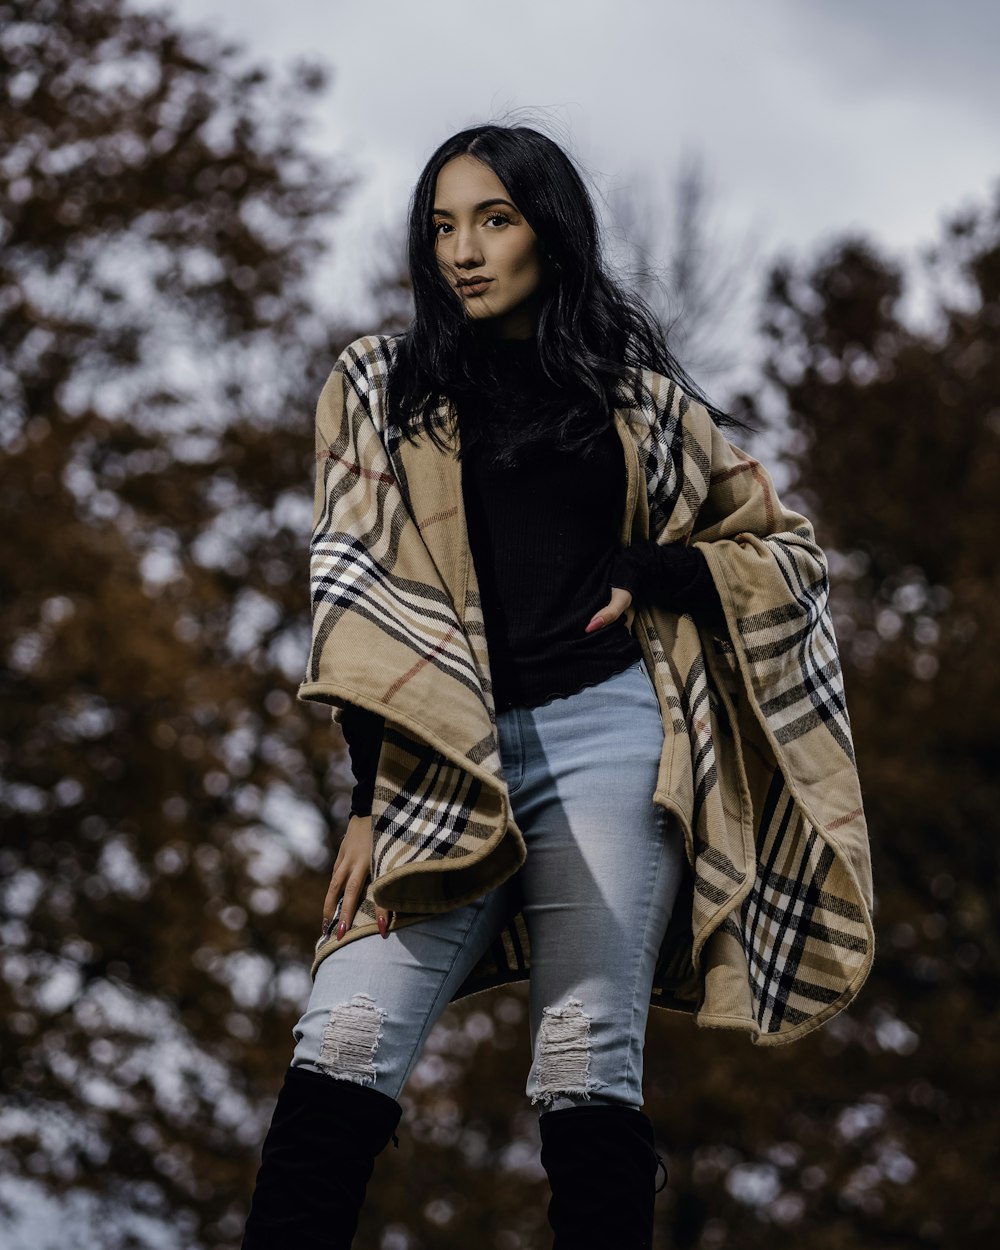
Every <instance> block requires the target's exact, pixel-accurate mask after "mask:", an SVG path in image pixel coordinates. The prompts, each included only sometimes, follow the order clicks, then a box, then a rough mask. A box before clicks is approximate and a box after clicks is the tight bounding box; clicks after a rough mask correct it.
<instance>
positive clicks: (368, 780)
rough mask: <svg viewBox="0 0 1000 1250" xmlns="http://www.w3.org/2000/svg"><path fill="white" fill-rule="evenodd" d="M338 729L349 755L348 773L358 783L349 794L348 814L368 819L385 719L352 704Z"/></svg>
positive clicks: (345, 711)
mask: <svg viewBox="0 0 1000 1250" xmlns="http://www.w3.org/2000/svg"><path fill="white" fill-rule="evenodd" d="M340 727H341V729H342V730H343V731H344V741H345V742H346V743H347V749H348V751H350V753H351V771H352V772H353V773H354V780H355V782H356V783H357V784H356V785H355V787H354V790H353V791H352V792H351V815H352V816H370V815H371V810H372V793H373V791H374V789H375V772H376V769H377V768H378V757H379V751H380V750H381V746H382V730H383V729H384V728H385V718H384V717H382V716H376V714H375V713H374V712H369V711H368V710H367V709H366V708H363V707H356V706H355V705H354V704H353V703H351V704H348V705H347V707H345V708H344V711H343V715H342V716H341V720H340Z"/></svg>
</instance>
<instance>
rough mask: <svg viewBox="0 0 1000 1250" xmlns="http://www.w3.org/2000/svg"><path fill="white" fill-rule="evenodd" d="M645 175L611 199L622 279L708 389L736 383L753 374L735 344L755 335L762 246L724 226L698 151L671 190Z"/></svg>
mask: <svg viewBox="0 0 1000 1250" xmlns="http://www.w3.org/2000/svg"><path fill="white" fill-rule="evenodd" d="M648 178H649V173H648V171H646V172H645V173H644V174H642V175H641V176H640V180H639V181H638V184H637V185H635V186H627V187H619V188H616V189H615V190H614V191H613V192H612V194H611V195H610V196H609V202H610V207H611V209H612V212H613V214H614V218H615V222H616V231H615V234H616V235H617V234H619V233H620V238H619V239H618V242H619V245H620V246H621V247H623V249H624V260H623V264H622V268H623V270H624V276H625V277H626V279H627V281H628V282H629V284H630V285H631V286H632V287H633V289H634V290H636V291H638V292H639V294H640V295H642V296H643V298H644V299H645V300H646V301H647V302H648V303H649V305H650V307H651V308H652V309H653V311H654V312H655V313H656V314H657V316H658V317H659V320H660V322H661V324H662V325H663V327H664V329H665V331H666V332H667V336H668V341H669V343H670V347H671V350H672V351H673V352H674V354H675V356H676V357H677V359H678V360H680V362H681V363H682V364H683V365H684V367H685V368H686V369H688V370H689V372H690V373H691V375H692V376H693V377H696V378H697V379H698V380H699V382H702V383H704V384H706V385H708V386H709V388H710V389H711V387H712V386H719V385H725V384H726V383H727V382H728V383H729V384H730V385H731V384H732V379H733V378H734V377H745V376H746V374H747V372H748V370H747V367H746V362H745V361H744V360H743V359H742V358H741V356H740V353H739V351H738V345H739V344H741V343H745V342H747V341H748V340H749V338H750V336H749V334H748V329H749V324H750V321H751V319H752V316H753V283H752V279H753V276H754V273H755V270H756V262H757V259H758V256H759V252H760V248H759V244H758V242H757V241H756V240H755V239H754V238H753V237H752V236H751V235H750V234H747V235H745V236H744V237H742V238H740V239H738V240H736V241H733V240H732V239H731V238H730V237H728V236H727V233H726V231H724V230H723V229H722V228H721V227H720V225H719V223H718V221H717V219H716V208H717V200H716V197H715V194H714V192H713V189H712V187H711V185H710V183H709V179H708V175H707V174H706V172H705V166H704V161H703V160H702V158H701V157H700V156H699V155H698V154H697V153H688V154H687V155H685V156H684V157H683V158H682V160H681V161H680V163H679V165H678V168H677V172H676V174H675V176H674V178H673V180H672V182H671V183H670V185H669V187H668V188H667V189H666V190H661V189H660V188H659V187H657V186H656V185H655V184H654V183H652V182H650V181H648ZM613 237H614V235H613ZM752 372H754V373H756V370H753V371H752Z"/></svg>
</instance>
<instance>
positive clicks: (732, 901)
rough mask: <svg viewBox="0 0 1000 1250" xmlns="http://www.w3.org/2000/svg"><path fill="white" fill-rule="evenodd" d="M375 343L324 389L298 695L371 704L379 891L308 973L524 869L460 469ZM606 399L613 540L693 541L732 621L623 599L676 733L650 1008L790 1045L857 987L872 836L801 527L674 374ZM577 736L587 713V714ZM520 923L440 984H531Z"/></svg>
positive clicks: (822, 586) (388, 350)
mask: <svg viewBox="0 0 1000 1250" xmlns="http://www.w3.org/2000/svg"><path fill="white" fill-rule="evenodd" d="M394 350H395V340H394V339H393V338H392V337H389V336H369V337H365V338H361V339H358V340H357V341H356V342H354V343H352V344H351V345H350V346H349V347H347V348H346V349H345V350H344V352H343V353H342V354H341V356H340V357H339V358H338V360H337V362H336V364H335V365H334V368H333V370H332V372H331V374H330V377H329V378H328V380H327V383H326V385H325V386H324V388H323V391H322V394H321V395H320V399H319V404H318V408H317V423H316V440H317V441H316V457H317V476H316V497H315V514H314V530H313V537H312V548H311V576H312V604H313V632H312V646H311V651H310V655H309V663H308V672H307V675H306V679H305V681H304V682H303V684H302V686H301V687H300V690H299V697H300V698H302V699H309V700H318V701H320V702H324V703H327V704H330V705H332V707H333V709H334V711H333V717H334V720H338V719H339V711H338V709H340V708H342V707H343V706H344V705H345V704H348V703H354V704H359V705H360V706H362V707H366V708H368V709H369V710H371V711H373V712H376V713H378V714H380V715H381V716H383V717H384V718H385V731H384V735H383V744H382V748H381V754H380V758H379V761H378V769H377V774H376V780H375V790H374V797H373V803H372V831H373V856H372V866H371V880H370V881H369V884H368V887H367V891H366V893H365V895H364V898H363V899H362V902H361V904H360V906H359V908H358V911H357V914H356V916H355V918H354V921H353V923H352V926H351V928H350V929H348V930H347V932H346V933H345V935H344V937H343V938H342V939H340V940H339V941H338V940H337V939H336V937H335V936H333V935H332V934H331V935H330V936H329V937H321V938H320V940H319V941H318V942H317V944H316V950H315V955H314V959H313V964H312V973H313V975H315V972H316V969H317V968H318V966H319V964H320V961H321V960H323V959H325V958H327V957H330V956H333V957H335V956H336V951H337V949H338V948H339V947H340V946H343V945H345V944H346V943H348V942H351V941H355V940H357V939H359V938H363V937H365V936H367V935H370V934H374V933H376V932H377V928H376V925H375V918H374V905H375V902H377V903H378V904H379V905H380V906H382V907H385V908H387V909H390V910H392V911H393V912H394V913H395V914H394V917H393V922H392V924H393V927H397V928H398V927H400V926H403V925H406V924H412V923H413V922H415V921H417V920H419V919H420V918H421V917H422V916H424V915H427V914H429V913H434V912H439V911H444V910H447V909H448V908H452V907H455V906H458V905H460V904H463V903H466V902H469V901H471V900H472V899H474V898H477V897H479V896H480V895H482V894H483V893H485V892H486V891H487V890H489V889H491V888H493V887H494V886H496V885H498V884H499V883H500V882H501V881H503V880H504V879H506V878H507V877H508V876H510V875H511V874H512V873H514V872H515V871H516V870H517V869H518V867H519V866H520V865H521V863H522V862H523V861H524V858H525V846H524V840H523V838H522V835H521V831H520V829H518V827H517V824H516V822H515V820H514V819H513V817H512V814H511V806H510V800H509V796H508V794H507V788H506V784H505V780H504V776H503V770H502V767H501V761H500V753H499V745H498V741H497V734H496V716H495V709H494V705H493V698H492V693H491V682H490V666H489V656H488V653H487V644H486V636H485V632H484V629H483V616H482V611H481V608H480V600H479V592H478V585H477V581H476V573H475V568H474V566H473V563H472V560H471V557H470V553H469V545H468V540H467V536H466V531H465V514H464V507H463V500H462V487H461V463H460V461H458V460H457V459H456V458H455V457H454V455H453V454H445V453H443V452H442V451H441V450H440V449H439V448H437V447H435V446H434V444H433V443H432V442H431V441H430V440H429V439H428V438H427V437H426V436H425V435H422V436H421V438H420V440H419V442H418V443H417V444H414V443H412V442H410V441H409V440H405V439H402V438H401V436H400V433H399V430H398V428H397V427H395V426H394V425H393V424H391V423H390V422H389V421H388V420H387V418H386V415H385V410H384V398H385V384H386V379H387V373H388V369H389V366H390V363H391V360H392V358H393V353H394ZM645 381H646V382H647V384H648V386H649V388H650V390H651V392H652V395H653V401H652V402H651V403H649V404H646V405H645V406H643V407H639V408H636V407H624V408H621V409H619V410H617V411H616V413H615V425H616V428H617V430H618V433H619V435H620V437H621V441H622V447H623V454H624V456H625V463H626V466H627V474H628V478H627V481H628V485H627V494H626V506H625V515H624V516H623V517H622V525H621V541H622V542H623V543H626V544H627V543H629V542H631V541H633V540H635V539H640V538H647V537H654V538H655V539H656V540H657V541H659V542H688V543H694V544H696V545H697V546H698V547H699V548H700V550H701V551H702V552H703V553H704V555H705V557H706V559H707V560H708V564H709V568H710V570H711V573H712V577H713V579H714V581H715V584H716V587H717V588H718V591H719V594H720V597H721V599H722V603H723V606H724V609H725V614H726V623H727V627H726V629H725V630H723V629H719V628H716V629H715V630H714V632H713V631H710V630H708V629H706V628H700V627H699V626H698V625H696V623H695V622H694V621H693V620H692V618H691V617H690V616H687V615H684V616H677V615H675V614H673V613H670V612H668V611H666V610H661V609H658V608H655V607H646V606H643V605H641V604H638V605H636V604H633V605H632V607H630V609H629V611H628V613H627V614H626V618H625V620H626V624H627V625H628V627H629V628H630V629H631V630H632V631H633V633H634V635H635V637H636V638H637V639H638V642H639V645H640V647H641V649H642V653H643V656H644V657H645V660H646V664H647V667H648V669H649V671H650V673H651V675H652V676H653V679H654V683H655V686H656V690H657V695H658V698H659V701H660V710H661V714H662V717H663V723H664V727H665V733H664V742H663V753H662V757H661V761H660V768H659V775H658V779H657V784H656V789H655V790H654V792H653V794H652V796H651V797H652V799H653V801H654V802H655V803H657V804H659V805H661V806H662V807H663V808H665V809H667V810H669V811H671V812H673V813H674V814H675V815H676V816H677V817H678V819H679V821H680V824H681V826H682V827H683V830H684V836H685V842H686V848H687V860H688V872H689V878H688V881H687V888H684V889H682V890H681V893H680V897H679V900H678V903H677V905H676V907H675V910H674V914H673V917H672V919H671V922H670V926H669V928H668V931H667V934H666V936H665V938H664V941H663V944H662V946H661V950H660V959H659V962H658V965H657V969H656V975H655V978H654V984H653V991H652V995H651V1000H650V1001H651V1003H652V1004H653V1005H654V1006H659V1007H664V1008H671V1009H675V1010H680V1011H685V1012H689V1013H693V1016H694V1019H695V1021H696V1022H697V1023H698V1024H699V1025H703V1026H712V1027H723V1028H735V1029H744V1030H747V1031H748V1032H749V1033H750V1035H751V1037H752V1039H753V1040H754V1041H755V1042H760V1043H762V1044H776V1043H780V1042H786V1041H792V1040H793V1039H795V1038H798V1037H801V1036H803V1035H804V1034H806V1033H808V1032H810V1031H811V1030H812V1029H814V1028H816V1027H817V1026H818V1025H819V1024H821V1023H822V1022H823V1021H824V1020H827V1019H829V1018H830V1017H831V1016H833V1015H834V1014H836V1013H837V1012H838V1011H840V1010H841V1009H842V1008H844V1007H845V1006H847V1004H848V1003H849V1002H850V1001H851V1000H852V999H853V998H854V996H855V995H856V994H857V992H858V990H859V989H860V987H861V985H862V983H863V982H864V980H865V978H866V976H867V974H868V972H869V969H870V968H871V964H872V958H873V953H874V933H873V928H872V906H873V900H872V878H871V860H870V852H869V845H868V836H867V831H866V826H865V820H864V813H863V810H862V802H861V794H860V786H859V782H858V775H857V771H856V767H855V760H854V751H853V746H852V742H851V731H850V724H849V720H848V715H847V709H846V707H845V704H844V690H843V684H842V678H841V669H840V662H839V658H838V652H837V644H836V641H835V638H834V632H833V625H832V621H831V617H830V611H829V607H828V602H827V599H828V582H827V569H826V562H825V560H824V557H823V554H822V552H821V551H820V549H819V548H818V547H817V545H816V543H815V541H814V537H813V530H812V527H811V525H810V523H809V522H808V521H807V520H806V519H805V518H804V517H802V516H799V515H798V514H796V513H794V512H791V511H789V510H788V509H787V508H786V507H784V506H783V505H782V503H781V501H780V500H779V499H778V496H777V494H776V493H775V490H774V486H773V484H772V482H771V479H770V477H769V476H768V474H767V472H766V471H765V470H764V469H763V468H762V467H761V465H760V464H759V463H758V462H757V461H756V460H754V459H753V458H752V457H751V456H749V455H748V454H747V453H745V452H744V451H741V450H740V449H739V448H738V447H735V446H733V445H732V444H731V443H730V442H728V441H727V440H726V439H725V438H724V437H723V435H722V434H721V433H720V431H719V429H718V428H717V427H716V426H715V424H714V423H713V422H712V420H711V418H710V416H709V414H708V412H707V411H706V409H705V408H704V407H703V406H702V405H701V404H699V403H696V402H693V401H691V400H690V399H688V397H687V396H685V395H684V394H683V393H682V392H681V391H680V390H679V389H678V387H677V386H676V385H675V384H674V383H673V382H671V381H670V380H668V379H666V378H663V377H661V376H659V375H655V374H647V375H646V376H645ZM580 732H581V733H586V726H585V725H581V727H580ZM530 963H531V952H530V948H529V943H528V935H527V932H526V928H525V925H524V919H523V915H522V914H521V913H518V914H517V915H515V916H512V917H511V918H510V923H509V924H508V925H507V927H506V928H505V930H504V931H503V933H502V934H500V935H499V936H498V938H497V940H496V942H495V943H494V944H493V947H492V948H491V950H490V951H489V952H488V953H487V955H486V956H484V958H483V959H482V960H480V962H479V964H478V966H477V967H476V968H475V970H474V971H473V973H472V974H471V975H470V976H469V977H468V978H467V980H466V981H465V982H464V984H463V985H462V986H461V987H460V988H459V990H458V992H457V993H456V994H455V995H454V999H458V998H462V997H464V996H466V995H468V994H471V993H474V992H476V991H480V990H484V989H487V988H489V987H491V986H497V985H501V984H504V983H508V982H512V981H516V980H520V979H523V978H524V977H526V976H527V975H528V973H529V970H530Z"/></svg>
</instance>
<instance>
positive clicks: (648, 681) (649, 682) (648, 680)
mask: <svg viewBox="0 0 1000 1250" xmlns="http://www.w3.org/2000/svg"><path fill="white" fill-rule="evenodd" d="M637 663H638V665H639V670H640V672H641V673H642V675H643V677H645V679H646V685H647V686H648V687H649V688H650V690H651V691H652V692H653V696H654V698H655V699H656V702H657V704H659V702H660V699H659V696H658V695H657V693H656V683H655V682H654V681H653V679H652V677H651V676H650V674H649V670H648V669H647V668H646V661H645V660H638V661H637Z"/></svg>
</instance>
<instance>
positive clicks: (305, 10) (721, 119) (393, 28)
mask: <svg viewBox="0 0 1000 1250" xmlns="http://www.w3.org/2000/svg"><path fill="white" fill-rule="evenodd" d="M140 3H142V4H143V6H144V7H146V8H164V7H166V8H169V9H173V11H174V12H175V13H176V14H177V15H178V16H180V17H181V18H182V19H183V20H184V21H185V22H186V23H190V22H194V23H198V24H202V25H206V26H209V27H211V28H212V29H213V30H214V31H215V32H216V33H218V34H220V35H222V36H225V37H227V38H230V39H235V40H237V41H239V42H241V43H243V44H244V45H245V47H246V49H247V52H248V53H249V55H250V56H251V57H252V58H253V59H256V60H265V61H268V62H270V63H272V64H275V65H278V64H281V63H283V62H284V63H287V62H288V61H290V60H292V59H294V58H297V57H308V58H310V59H314V60H315V59H319V60H321V61H323V62H325V63H327V64H328V65H329V66H330V67H331V69H332V74H333V78H332V85H331V89H330V90H329V91H328V92H327V94H326V95H325V96H324V97H323V98H322V101H321V103H320V104H319V106H318V108H317V110H316V114H315V128H314V130H313V132H312V134H311V135H310V142H311V143H313V144H315V145H316V146H319V147H320V148H322V149H323V150H324V151H327V152H330V153H334V154H337V155H338V156H339V157H340V158H341V160H342V161H343V162H346V164H347V166H348V167H349V168H351V169H352V170H353V171H354V172H355V174H356V175H357V177H358V184H357V185H356V187H355V189H354V191H353V192H352V194H351V197H350V199H349V202H348V203H347V205H346V208H345V212H344V214H343V216H342V217H341V219H340V222H339V223H338V227H337V233H336V246H335V250H334V254H333V255H332V257H331V258H330V261H329V265H330V272H329V282H330V288H331V289H333V290H336V291H337V292H339V293H340V296H341V297H342V299H344V300H354V301H357V303H358V306H359V307H361V306H363V303H364V289H365V285H364V279H365V274H366V273H369V272H371V271H372V270H373V268H374V267H375V265H376V264H377V261H378V256H379V254H380V252H381V251H382V250H384V248H385V246H386V243H385V234H384V232H385V230H386V229H391V228H392V227H398V226H399V224H400V223H401V222H402V220H403V218H404V215H405V210H406V203H407V199H408V197H409V193H410V190H411V188H412V186H413V183H414V182H415V180H416V177H417V175H418V173H419V171H420V168H421V166H422V165H423V163H424V162H425V161H426V160H427V158H428V157H429V155H430V154H431V152H432V151H433V150H434V148H435V147H436V146H437V145H438V144H439V143H440V142H441V141H442V140H443V139H444V138H446V137H448V136H449V135H450V134H452V133H454V132H455V131H456V130H459V129H461V128H463V127H464V126H467V125H470V124H473V123H476V122H482V121H489V120H502V121H503V120H506V121H526V122H528V123H529V124H531V123H535V124H540V125H541V126H542V128H544V129H546V130H547V132H548V133H550V134H551V135H552V136H553V137H554V138H556V139H557V140H559V141H560V142H562V143H563V144H564V146H566V147H568V149H569V151H570V152H571V153H572V154H573V156H574V157H575V158H576V160H577V161H578V163H579V164H580V165H581V167H582V168H583V170H584V172H585V175H586V176H588V178H589V179H590V182H591V185H592V187H593V189H594V190H595V193H596V195H597V199H598V201H599V203H600V202H602V201H603V202H604V203H605V204H606V203H607V202H608V199H609V197H615V196H624V197H626V198H631V199H632V200H633V201H634V202H635V203H637V204H640V205H642V204H648V203H650V202H652V203H653V204H654V205H657V206H660V210H661V211H663V210H665V209H666V208H667V207H668V206H669V188H670V186H671V185H672V180H673V179H674V177H675V176H676V172H677V169H678V166H679V162H680V161H681V160H682V159H683V158H684V157H685V155H692V154H693V155H697V156H698V157H700V158H701V161H702V166H703V169H704V172H705V175H706V177H707V180H708V183H709V186H710V188H711V192H712V203H713V217H714V220H715V222H716V227H717V229H718V230H719V231H720V232H721V234H720V237H726V238H731V239H734V240H735V239H740V238H752V239H753V240H754V241H755V246H756V248H757V255H758V257H759V258H760V260H759V261H758V263H759V264H762V263H763V261H764V259H765V258H766V257H768V256H773V255H775V254H777V253H784V254H788V253H791V254H795V255H801V256H808V255H811V254H812V253H814V252H815V251H816V249H817V248H818V247H820V246H822V244H824V243H825V242H828V241H829V240H830V239H831V238H832V237H834V236H837V235H841V234H843V233H845V232H847V231H862V232H864V233H866V234H867V235H869V236H870V237H872V238H873V239H875V240H876V241H878V242H879V243H881V244H882V246H884V247H885V248H887V249H889V250H890V251H893V252H897V253H912V252H913V250H914V249H916V248H917V247H918V246H919V245H921V244H924V243H928V242H930V241H931V239H932V238H933V237H934V235H935V233H936V231H937V230H938V228H939V226H940V224H941V221H942V220H943V218H944V216H945V215H947V214H950V213H951V212H953V211H955V210H957V209H958V208H960V207H962V206H964V205H967V204H969V203H973V202H982V201H983V200H985V199H986V198H987V197H988V196H989V195H990V194H991V192H992V189H993V188H994V186H996V185H997V183H998V181H1000V127H998V119H1000V75H998V74H997V73H996V66H995V49H996V48H997V47H1000V5H997V4H996V3H995V0H948V2H947V3H945V0H753V2H752V3H751V0H699V2H698V3H691V0H687V2H685V3H681V2H680V0H659V2H655V0H573V2H572V3H570V2H569V0H494V2H492V3H482V2H480V0H473V2H471V3H462V4H456V3H454V0H452V2H447V0H443V2H440V3H434V4H418V3H413V0H379V3H377V4H372V3H359V2H357V0H240V2H239V3H234V2H233V0H169V3H167V4H166V5H164V3H163V0H158V2H157V3H150V2H147V0H140ZM602 213H603V215H604V216H605V219H606V220H607V221H608V223H609V225H610V227H611V229H612V233H613V231H614V228H615V222H614V219H613V217H612V216H609V215H608V214H609V210H607V209H602Z"/></svg>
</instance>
